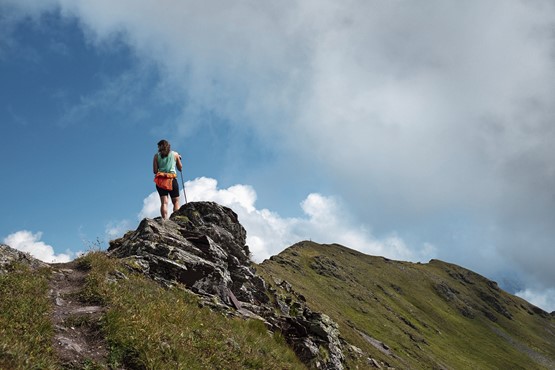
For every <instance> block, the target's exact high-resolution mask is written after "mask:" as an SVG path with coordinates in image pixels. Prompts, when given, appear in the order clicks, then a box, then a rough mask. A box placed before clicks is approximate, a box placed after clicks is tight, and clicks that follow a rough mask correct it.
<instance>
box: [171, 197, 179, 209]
mask: <svg viewBox="0 0 555 370" xmlns="http://www.w3.org/2000/svg"><path fill="white" fill-rule="evenodd" d="M172 203H173V211H174V212H175V211H177V210H178V209H179V197H177V198H172Z"/></svg>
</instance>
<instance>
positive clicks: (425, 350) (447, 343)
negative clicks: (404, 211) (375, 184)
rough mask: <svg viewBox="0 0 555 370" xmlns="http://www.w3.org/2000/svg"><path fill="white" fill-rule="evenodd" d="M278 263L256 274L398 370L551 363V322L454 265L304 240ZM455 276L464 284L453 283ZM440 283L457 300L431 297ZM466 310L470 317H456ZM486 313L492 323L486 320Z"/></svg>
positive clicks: (533, 366) (553, 327) (352, 363)
mask: <svg viewBox="0 0 555 370" xmlns="http://www.w3.org/2000/svg"><path fill="white" fill-rule="evenodd" d="M280 257H281V258H278V259H274V260H268V261H265V262H264V263H262V264H261V265H259V266H258V267H257V271H258V272H259V273H261V274H262V275H263V276H265V277H266V280H267V281H270V282H271V281H273V279H272V278H271V277H277V278H280V279H285V280H287V281H288V282H289V283H291V285H292V286H293V288H294V289H295V290H296V291H297V292H299V293H301V294H303V295H304V296H305V297H306V299H307V303H308V305H309V306H310V307H311V308H313V309H314V310H316V311H321V312H325V313H327V314H328V315H329V316H330V317H331V318H332V319H333V320H335V321H336V322H337V323H338V324H339V326H340V327H339V329H340V331H341V334H342V335H343V337H345V338H346V339H347V341H348V342H349V343H351V344H354V345H355V346H357V347H359V348H361V349H363V350H364V351H365V352H367V353H368V354H369V355H370V356H371V357H373V358H375V359H377V360H380V361H384V362H387V363H388V364H390V365H392V366H395V367H397V368H412V369H428V368H433V367H442V366H443V367H447V368H454V369H462V368H480V369H499V368H511V369H519V368H527V369H542V368H545V367H544V366H546V364H548V363H549V361H553V359H555V345H554V344H553V343H555V334H553V333H555V325H554V321H553V320H552V319H550V318H548V317H547V318H546V317H541V316H539V315H531V314H529V313H528V310H527V309H524V308H523V306H524V307H526V306H529V304H528V303H526V302H524V301H523V300H521V299H519V298H518V297H514V296H511V295H509V294H507V293H505V292H501V291H496V290H495V289H492V288H491V287H490V286H489V285H488V281H487V280H486V279H485V278H483V277H481V276H479V275H477V274H474V273H471V272H469V271H468V270H465V269H462V268H460V267H458V266H455V265H449V264H447V263H442V262H439V261H438V262H433V263H430V264H414V263H408V262H399V261H389V260H387V259H384V258H381V257H372V256H367V255H364V254H362V253H359V252H356V251H353V250H350V249H348V248H345V247H342V246H339V245H319V244H316V243H310V242H303V243H299V244H297V245H295V246H294V247H291V248H289V249H287V250H286V251H284V252H282V253H281V254H280ZM280 260H281V261H280ZM318 266H320V267H318ZM322 266H323V267H322ZM315 267H316V268H315ZM318 269H319V271H318ZM465 274H466V275H465ZM459 275H464V276H466V280H467V281H464V280H463V279H460V278H454V277H457V276H459ZM442 282H443V283H445V284H447V285H448V286H449V287H452V288H453V290H455V291H457V292H458V293H457V294H456V299H453V300H452V301H447V300H446V299H445V298H442V297H441V296H440V295H439V294H438V293H437V292H436V291H435V289H434V286H437V284H441V283H442ZM480 291H483V292H487V293H488V295H498V297H499V298H498V300H499V302H500V303H501V305H502V306H503V307H506V308H507V309H508V310H509V311H510V312H511V314H512V315H513V319H512V320H511V319H508V318H506V317H505V316H503V315H502V314H499V313H498V312H496V311H495V310H494V309H493V308H492V306H488V305H487V304H486V303H484V301H483V300H481V299H480V298H479V293H478V292H480ZM465 306H468V307H470V308H471V309H472V310H473V313H474V318H469V317H465V316H463V315H462V314H461V312H460V308H461V307H465ZM484 309H486V310H487V311H489V312H490V313H492V314H493V315H495V317H496V319H497V321H496V322H493V321H491V320H490V319H488V318H487V317H486V316H485V315H484V313H483V312H482V310H484ZM354 328H356V329H358V330H360V331H362V332H364V333H366V334H367V335H369V336H371V337H372V338H374V339H376V340H378V341H381V342H383V343H385V344H386V345H387V346H388V347H389V348H390V350H391V351H392V352H393V353H394V356H388V355H385V354H384V353H382V352H381V351H380V350H378V349H377V348H375V346H373V345H371V344H370V343H369V342H368V341H366V340H365V339H364V338H363V337H362V336H361V335H360V334H359V333H358V332H357V331H356V330H355V329H354ZM532 357H533V358H535V359H536V360H537V359H538V358H540V360H539V361H534V360H533V359H532ZM542 358H543V360H545V361H543V362H542V360H541V359H542ZM348 364H349V365H350V366H352V367H355V366H356V365H357V364H360V361H358V362H357V360H356V358H349V359H348Z"/></svg>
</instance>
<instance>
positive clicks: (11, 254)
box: [0, 244, 48, 275]
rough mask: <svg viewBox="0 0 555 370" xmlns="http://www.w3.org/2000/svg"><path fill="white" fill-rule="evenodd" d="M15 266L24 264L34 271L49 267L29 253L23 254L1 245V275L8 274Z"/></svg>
mask: <svg viewBox="0 0 555 370" xmlns="http://www.w3.org/2000/svg"><path fill="white" fill-rule="evenodd" d="M13 264H22V265H25V266H29V267H30V268H32V269H36V268H39V267H47V266H48V265H47V264H46V263H44V262H42V261H39V260H38V259H36V258H34V257H31V255H30V254H28V253H23V252H20V251H18V250H17V249H13V248H11V247H9V246H7V245H5V244H0V275H1V274H5V273H6V272H8V269H9V268H10V266H12V265H13Z"/></svg>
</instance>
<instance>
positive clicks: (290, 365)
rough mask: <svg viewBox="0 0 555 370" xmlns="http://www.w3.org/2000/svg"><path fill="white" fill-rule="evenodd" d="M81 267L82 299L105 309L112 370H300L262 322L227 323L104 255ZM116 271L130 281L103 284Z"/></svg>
mask: <svg viewBox="0 0 555 370" xmlns="http://www.w3.org/2000/svg"><path fill="white" fill-rule="evenodd" d="M80 263H81V264H82V265H83V266H87V267H88V268H90V273H89V277H88V279H87V283H86V287H85V289H84V297H86V299H88V300H91V301H95V302H104V303H105V304H106V305H107V307H108V310H107V313H106V316H105V319H104V323H103V331H104V334H105V336H106V340H107V342H108V345H109V349H110V358H109V364H110V365H111V366H113V367H122V366H125V367H129V368H133V369H303V368H304V366H303V365H302V364H301V363H300V362H299V360H298V359H297V357H296V356H295V354H294V353H293V351H292V350H291V349H290V348H289V347H288V346H287V345H286V343H285V341H284V340H283V339H282V338H281V337H280V336H279V335H274V334H270V333H269V332H268V331H267V329H266V327H265V325H264V324H263V323H262V322H260V321H256V320H247V321H245V320H243V319H229V318H226V317H224V316H223V315H222V314H220V313H217V312H213V311H211V310H209V309H208V308H201V307H199V304H198V301H197V298H196V296H194V295H193V294H191V293H190V292H188V291H186V290H185V289H183V288H182V287H179V286H178V287H176V288H172V289H164V288H161V287H160V285H159V284H157V283H155V282H154V281H152V280H150V279H147V278H145V277H143V276H140V275H134V274H130V273H128V272H127V271H125V270H124V269H122V267H121V266H119V263H118V261H116V260H112V259H110V258H108V257H106V256H105V255H104V254H102V253H90V254H89V255H87V256H85V257H83V258H82V259H81V260H80ZM118 266H119V267H118ZM117 268H120V269H122V271H125V273H126V275H127V276H128V279H119V280H117V281H116V282H114V280H113V279H112V280H110V279H106V277H107V276H108V275H109V274H110V273H111V272H112V271H114V270H115V269H117ZM110 281H112V282H110Z"/></svg>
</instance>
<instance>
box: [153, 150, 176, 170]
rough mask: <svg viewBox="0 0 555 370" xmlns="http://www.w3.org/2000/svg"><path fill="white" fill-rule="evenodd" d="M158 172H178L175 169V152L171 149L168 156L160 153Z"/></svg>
mask: <svg viewBox="0 0 555 370" xmlns="http://www.w3.org/2000/svg"><path fill="white" fill-rule="evenodd" d="M158 172H166V173H177V172H176V171H175V152H174V151H171V152H170V154H168V156H167V157H166V158H162V156H161V155H160V153H158Z"/></svg>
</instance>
